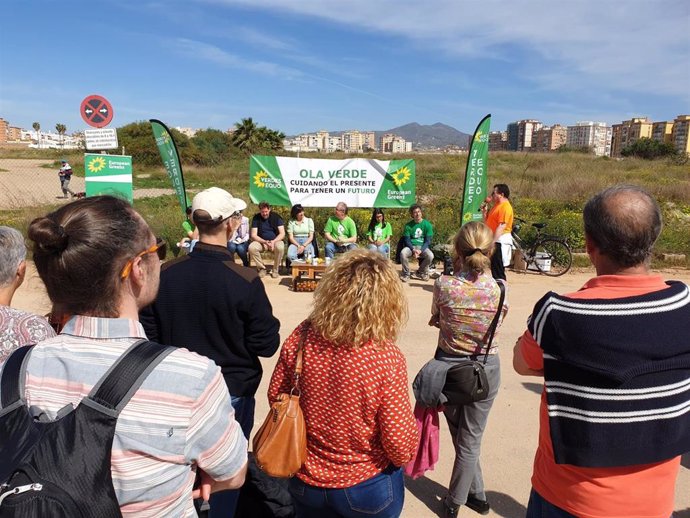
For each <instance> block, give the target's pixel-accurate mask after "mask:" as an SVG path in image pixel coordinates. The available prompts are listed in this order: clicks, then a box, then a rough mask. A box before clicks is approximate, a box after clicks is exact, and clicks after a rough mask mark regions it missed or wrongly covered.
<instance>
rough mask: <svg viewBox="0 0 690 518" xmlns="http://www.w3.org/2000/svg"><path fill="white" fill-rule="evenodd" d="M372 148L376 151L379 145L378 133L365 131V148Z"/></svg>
mask: <svg viewBox="0 0 690 518" xmlns="http://www.w3.org/2000/svg"><path fill="white" fill-rule="evenodd" d="M369 149H370V150H372V151H376V150H377V146H376V133H374V132H373V131H365V132H364V150H365V151H366V150H369Z"/></svg>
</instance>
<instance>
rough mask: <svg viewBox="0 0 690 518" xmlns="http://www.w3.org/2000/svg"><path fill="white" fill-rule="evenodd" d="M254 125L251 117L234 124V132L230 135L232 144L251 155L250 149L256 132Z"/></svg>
mask: <svg viewBox="0 0 690 518" xmlns="http://www.w3.org/2000/svg"><path fill="white" fill-rule="evenodd" d="M257 129H258V128H257V126H256V123H255V122H254V121H253V120H252V118H251V117H247V118H246V119H242V120H241V121H240V122H237V123H235V131H234V133H233V134H232V143H233V144H234V145H235V146H237V147H238V148H240V149H243V150H245V151H248V152H250V153H251V147H252V144H253V140H254V138H253V137H255V133H256V131H257Z"/></svg>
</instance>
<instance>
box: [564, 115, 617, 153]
mask: <svg viewBox="0 0 690 518" xmlns="http://www.w3.org/2000/svg"><path fill="white" fill-rule="evenodd" d="M565 145H566V146H568V147H569V148H573V149H581V148H589V149H590V150H592V153H594V154H595V155H596V156H609V155H610V154H611V126H609V125H608V124H606V123H605V122H593V121H579V122H577V123H575V125H574V126H568V136H567V138H566V141H565Z"/></svg>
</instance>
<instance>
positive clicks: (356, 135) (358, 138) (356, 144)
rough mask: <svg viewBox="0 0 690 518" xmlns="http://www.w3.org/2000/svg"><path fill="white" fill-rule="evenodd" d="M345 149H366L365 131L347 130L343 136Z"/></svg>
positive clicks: (351, 151)
mask: <svg viewBox="0 0 690 518" xmlns="http://www.w3.org/2000/svg"><path fill="white" fill-rule="evenodd" d="M342 146H343V148H342V149H343V151H345V152H347V153H361V152H362V151H364V133H362V132H360V131H358V130H352V131H346V132H345V133H343V136H342Z"/></svg>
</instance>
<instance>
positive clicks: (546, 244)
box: [511, 218, 573, 277]
mask: <svg viewBox="0 0 690 518" xmlns="http://www.w3.org/2000/svg"><path fill="white" fill-rule="evenodd" d="M515 220H516V221H518V222H519V223H516V224H514V225H513V230H512V232H511V235H512V236H513V246H514V247H515V249H516V250H518V251H519V252H520V254H521V256H522V259H523V260H524V261H525V264H526V266H527V269H528V270H537V271H538V272H539V273H543V274H544V275H548V276H549V277H558V276H560V275H563V274H564V273H566V272H567V271H568V270H570V267H571V266H572V264H573V253H572V251H571V250H570V246H569V245H568V242H567V241H566V240H565V239H563V238H561V237H558V236H553V235H549V234H543V233H542V230H543V229H544V227H546V225H547V224H546V223H532V226H533V227H534V228H536V229H537V235H536V237H535V239H534V242H533V243H532V244H531V245H530V246H529V247H526V246H525V243H524V241H523V240H522V239H521V238H520V236H518V232H520V229H521V228H522V224H525V223H527V221H525V220H524V219H520V218H515ZM513 266H515V265H514V264H513Z"/></svg>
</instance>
